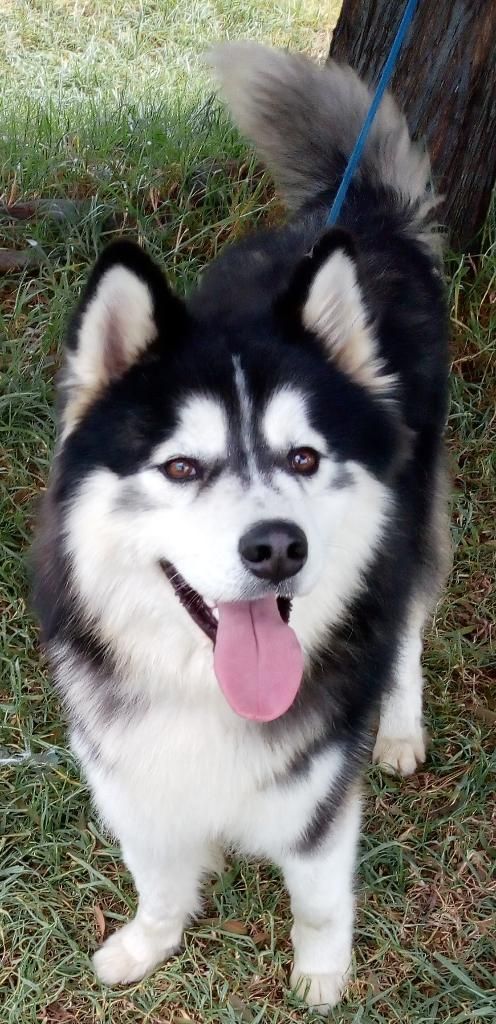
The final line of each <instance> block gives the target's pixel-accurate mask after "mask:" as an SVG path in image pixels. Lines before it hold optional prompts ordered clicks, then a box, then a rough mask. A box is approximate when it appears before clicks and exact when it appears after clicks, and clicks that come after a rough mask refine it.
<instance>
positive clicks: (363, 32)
mask: <svg viewBox="0 0 496 1024" xmlns="http://www.w3.org/2000/svg"><path fill="white" fill-rule="evenodd" d="M403 10H404V0H401V3H398V2H396V0H343V7H342V10H341V14H340V17H339V20H338V23H337V26H336V28H335V30H334V34H333V37H332V42H331V49H330V54H329V55H330V56H331V57H334V58H335V59H336V60H339V61H347V62H348V63H350V64H351V66H352V67H354V68H355V69H356V70H357V71H358V73H359V74H360V75H361V76H362V77H363V78H365V80H367V81H368V82H369V83H371V84H375V83H376V82H377V79H378V77H379V74H380V71H381V69H382V66H383V64H384V61H385V58H386V56H387V53H388V52H389V48H390V46H391V43H392V40H393V37H394V35H395V32H396V29H397V27H398V24H399V20H400V18H401V15H402V12H403ZM391 88H392V90H393V92H394V94H395V95H396V98H397V99H398V101H399V103H400V106H401V107H402V108H403V110H404V112H405V114H406V116H407V120H408V123H409V126H410V131H411V132H412V134H413V136H414V138H424V139H425V140H426V141H427V145H428V148H429V152H430V155H431V161H432V167H433V172H434V181H435V184H436V187H437V189H438V191H439V192H441V193H442V194H443V195H444V197H445V200H444V203H443V207H442V211H443V212H442V218H443V221H444V222H445V223H446V225H447V226H448V230H449V236H450V241H451V244H452V245H453V246H454V247H456V248H459V249H464V248H468V247H470V245H471V243H473V242H474V240H475V238H476V236H477V233H478V231H479V230H480V228H481V227H482V225H483V223H484V221H485V219H486V215H487V212H488V208H489V203H490V199H491V194H492V190H493V188H494V186H495V184H496V0H436V2H435V3H433V2H432V0H420V4H419V6H418V8H417V12H416V15H415V20H414V23H413V25H412V26H411V27H410V30H409V32H408V36H407V39H406V41H405V43H404V45H403V50H402V52H401V56H400V59H399V62H398V65H397V69H396V71H395V74H394V77H393V81H392V86H391Z"/></svg>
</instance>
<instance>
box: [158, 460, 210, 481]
mask: <svg viewBox="0 0 496 1024" xmlns="http://www.w3.org/2000/svg"><path fill="white" fill-rule="evenodd" d="M161 469H162V472H163V473H164V475H165V476H166V477H167V478H168V479H169V480H177V481H178V482H179V483H184V482H189V481H190V480H199V478H200V477H201V475H202V474H201V466H200V463H199V462H197V461H196V459H184V458H182V456H180V457H179V458H177V459H169V461H168V462H166V463H165V464H164V465H163V466H162V467H161Z"/></svg>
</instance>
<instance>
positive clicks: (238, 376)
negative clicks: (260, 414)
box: [232, 356, 257, 476]
mask: <svg viewBox="0 0 496 1024" xmlns="http://www.w3.org/2000/svg"><path fill="white" fill-rule="evenodd" d="M232 361H233V366H234V384H235V387H236V392H237V395H238V403H239V421H240V433H241V444H242V447H243V450H244V452H245V454H246V460H247V464H248V471H249V473H250V475H251V476H254V475H255V474H256V472H257V464H256V459H255V455H254V452H253V430H252V417H253V409H252V403H251V399H250V395H249V392H248V387H247V384H246V377H245V375H244V373H243V369H242V367H241V361H240V358H239V356H233V357H232Z"/></svg>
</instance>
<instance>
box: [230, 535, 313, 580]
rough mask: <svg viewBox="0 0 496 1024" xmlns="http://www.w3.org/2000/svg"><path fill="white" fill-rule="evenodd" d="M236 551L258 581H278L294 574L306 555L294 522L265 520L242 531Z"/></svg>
mask: <svg viewBox="0 0 496 1024" xmlns="http://www.w3.org/2000/svg"><path fill="white" fill-rule="evenodd" d="M239 553H240V555H241V558H242V559H243V562H244V564H245V565H246V568H247V569H249V570H250V572H252V573H253V575H254V576H258V578H259V579H261V580H270V581H271V583H280V582H281V580H287V579H288V578H289V577H290V576H296V573H297V572H299V571H300V569H301V568H302V566H304V564H305V562H306V560H307V556H308V543H307V538H306V537H305V534H304V533H303V530H300V527H299V526H297V525H296V523H289V522H286V520H284V519H266V520H265V522H262V523H256V525H255V526H252V527H251V529H250V530H248V531H247V532H246V533H244V534H243V536H242V538H241V540H240V542H239Z"/></svg>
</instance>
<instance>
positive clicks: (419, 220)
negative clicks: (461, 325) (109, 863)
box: [34, 43, 448, 1011]
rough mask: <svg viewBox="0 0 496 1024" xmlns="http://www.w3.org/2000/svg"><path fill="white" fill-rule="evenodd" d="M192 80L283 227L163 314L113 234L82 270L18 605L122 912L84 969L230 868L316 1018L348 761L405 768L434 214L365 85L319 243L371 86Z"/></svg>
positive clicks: (136, 940)
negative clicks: (279, 911)
mask: <svg viewBox="0 0 496 1024" xmlns="http://www.w3.org/2000/svg"><path fill="white" fill-rule="evenodd" d="M211 61H212V63H213V65H214V67H215V69H216V73H217V76H218V79H219V81H220V87H221V89H222V91H223V94H224V96H225V97H226V99H227V102H228V104H229V105H230V108H231V110H232V112H233V115H234V118H235V120H236V121H237V123H238V125H239V127H240V129H241V131H242V132H243V133H244V134H245V135H246V136H248V137H250V139H252V140H253V141H254V143H255V145H256V146H257V148H258V152H259V153H260V155H261V157H262V158H263V159H264V161H265V162H266V164H267V165H268V167H269V168H271V169H272V171H273V173H274V177H275V179H276V181H277V183H278V185H279V187H280V188H281V190H282V193H283V195H284V196H285V199H286V201H287V204H288V207H289V209H290V211H291V213H290V216H289V218H288V220H287V223H285V224H284V225H283V226H280V227H273V228H270V229H268V230H259V231H257V232H254V233H252V234H250V235H249V236H248V237H245V238H244V239H242V240H241V241H239V242H236V243H235V244H232V245H230V246H228V247H227V248H226V249H225V250H224V251H223V253H222V254H221V255H220V257H219V258H217V259H216V260H215V262H214V263H213V264H212V265H210V266H209V267H208V268H207V270H206V272H205V273H204V275H203V276H202V279H201V280H200V282H199V283H198V285H197V287H196V288H195V290H194V291H193V292H192V294H191V295H190V296H189V298H188V299H187V300H186V301H183V300H182V299H181V298H179V297H178V296H177V295H176V294H174V293H173V291H172V290H171V288H170V287H169V286H168V284H167V282H166V279H165V277H164V276H163V273H162V270H161V269H160V268H159V267H158V266H157V265H156V264H155V263H154V262H153V261H152V260H151V259H150V258H149V257H148V256H147V255H146V254H145V252H144V251H142V249H141V248H139V247H138V246H137V245H135V244H134V243H131V242H129V241H125V240H120V241H116V242H115V243H114V244H112V245H110V247H109V248H107V249H106V250H105V251H104V252H103V254H102V255H101V257H100V259H99V260H98V262H97V264H96V266H95V268H94V269H93V271H92V273H91V275H90V277H89V281H88V284H87V287H86V289H85V291H84V294H83V296H82V298H81V300H80V302H79V305H78V307H77V309H76V312H75V314H74V316H73V318H72V321H71V324H70V327H69V330H68V338H67V349H66V355H65V365H64V369H63V372H62V376H61V380H60V385H59V434H58V440H57V446H56V452H55V457H54V463H53V469H52V474H51V479H50V482H49V486H48V488H47V492H46V496H45V502H44V508H43V512H42V514H41V519H40V523H39V528H38V537H37V540H36V542H35V554H34V573H35V585H34V593H35V603H36V608H37V610H38V615H39V618H40V620H41V626H42V636H43V639H44V643H45V645H46V648H47V651H48V654H49V658H50V661H51V665H52V668H53V675H54V679H55V684H56V687H57V689H58V692H59V693H60V696H61V700H62V703H63V705H64V708H65V711H66V714H67V717H68V722H69V728H70V742H71V747H72V750H73V751H74V753H75V755H76V757H77V758H78V760H79V762H80V764H81V767H82V770H83V772H84V775H85V777H86V779H87V781H88V784H89V787H90V790H91V793H92V796H93V800H94V804H95V807H96V809H97V811H98V813H99V814H100V816H101V818H102V820H103V822H104V823H105V825H106V827H107V828H108V829H109V830H110V832H111V833H112V834H113V835H114V836H115V837H116V838H117V839H118V841H119V843H120V846H121V849H122V856H123V859H124V861H125V863H126V865H127V867H128V868H129V870H130V872H131V874H132V876H133V879H134V882H135V885H136V889H137V892H138V895H139V902H138V909H137V913H136V916H135V917H134V919H133V920H132V921H130V922H129V923H127V924H125V925H124V927H122V928H120V929H119V930H118V931H116V932H115V933H114V934H112V935H111V936H110V937H109V938H107V940H106V941H105V942H104V944H103V946H102V947H101V948H100V949H99V950H98V951H97V952H96V953H95V956H94V967H95V971H96V973H97V975H98V977H99V978H100V979H101V980H102V981H103V982H104V983H106V984H108V985H116V984H126V983H130V982H136V981H137V980H139V979H140V978H142V977H144V976H145V975H147V974H149V973H150V972H151V971H152V970H153V969H154V968H155V967H157V965H158V964H160V963H162V962H163V961H164V960H166V959H167V957H169V956H170V955H171V954H172V953H174V951H175V950H177V948H178V947H179V946H180V944H181V939H182V934H183V929H184V927H185V923H186V922H187V921H188V920H189V919H190V918H191V917H192V916H193V915H195V913H196V912H197V911H198V908H199V905H200V903H199V901H200V885H201V880H202V878H203V877H204V876H205V875H208V874H209V873H211V872H213V871H214V870H215V868H216V866H217V865H218V864H219V863H220V858H221V854H222V851H223V850H225V849H226V848H229V849H232V850H235V851H237V852H239V853H240V854H242V855H248V856H251V857H255V858H267V859H269V860H270V861H272V862H274V863H275V864H277V865H278V866H280V868H281V869H282V871H283V874H284V878H285V882H286V885H287V888H288V890H289V894H290V898H291V908H292V914H293V918H294V923H293V926H292V932H291V937H292V944H293V950H294V965H293V969H292V973H291V986H292V987H293V988H294V989H295V990H296V991H297V992H299V993H300V994H301V995H302V997H303V998H305V999H306V1000H307V1002H308V1003H309V1004H310V1005H311V1006H314V1007H316V1008H318V1009H320V1010H321V1011H327V1009H328V1008H329V1007H332V1006H334V1005H335V1003H336V1002H337V1001H338V1000H339V999H340V997H341V995H342V992H343V990H344V987H345V984H346V980H347V977H348V974H349V969H350V959H351V951H352V932H353V918H354V895H353V886H354V872H355V863H356V853H357V843H358V838H359V829H360V777H361V774H362V773H363V770H364V765H365V764H366V762H367V759H368V758H369V756H370V754H371V753H372V754H373V759H374V761H376V762H382V763H385V765H386V766H387V767H388V768H389V770H390V771H396V772H398V773H400V774H401V775H409V774H410V773H412V772H413V771H414V770H415V768H416V767H417V765H419V764H420V763H421V762H423V761H424V758H425V738H424V732H423V723H422V673H421V664H420V658H421V650H422V631H423V627H424V624H425V622H426V619H427V618H428V616H429V615H430V614H431V611H432V608H433V604H434V602H435V600H436V598H437V595H438V593H439V588H440V586H441V584H442V581H443V576H444V573H445V571H446V557H447V555H446V551H447V542H446V537H447V515H446V487H445V470H444V452H443V429H444V424H445V416H446V408H447V373H448V353H447V323H446V321H447V317H446V303H445V290H444V284H443V277H442V270H441V262H440V254H439V245H438V239H439V236H438V233H437V232H436V229H435V227H433V224H432V220H433V212H432V211H433V209H434V207H435V202H436V200H435V197H434V194H433V191H432V188H431V185H430V170H429V161H428V157H427V156H426V154H425V153H424V152H423V150H422V149H421V148H419V147H418V146H417V145H415V144H414V143H413V142H412V141H411V139H410V137H409V134H408V130H407V126H406V122H405V119H404V117H403V115H402V114H401V113H400V112H399V110H398V108H397V106H396V103H395V101H394V100H393V98H392V97H391V96H389V95H387V96H386V98H385V99H384V101H383V103H382V105H381V107H380V109H379V112H378V114H377V117H376V119H375V122H374V125H373V127H372V130H371V132H370V136H369V138H368V141H367V144H366V146H365V150H364V153H363V157H362V160H361V163H360V166H359V168H358V171H357V173H356V174H355V176H354V179H353V181H352V183H351V186H350V189H349V192H348V195H347V198H346V202H345V204H344V207H343V210H342V214H341V216H340V218H339V223H338V225H337V226H336V227H334V228H330V229H328V228H327V227H326V218H327V215H328V211H329V207H330V204H331V202H332V199H333V196H334V195H335V193H336V190H337V187H338V185H339V183H340V180H341V176H342V173H343V170H344V167H345V164H346V160H347V158H348V157H349V154H350V152H351V149H352V147H353V144H354V141H355V139H356V136H357V134H358V132H359V129H360V127H361V125H362V123H363V120H364V117H365V114H366V111H367V109H368V106H369V103H370V98H371V97H370V94H369V91H368V89H367V87H366V86H365V85H364V84H363V83H362V82H361V81H360V80H359V79H358V78H357V76H356V75H355V73H354V72H353V71H352V70H351V69H350V68H348V67H345V66H339V65H337V64H335V63H332V62H329V63H328V64H327V65H326V66H325V67H318V66H317V65H315V64H314V63H312V62H310V61H308V60H306V59H305V58H303V57H300V56H297V55H291V54H289V53H286V52H282V51H277V50H271V49H268V48H265V47H262V46H258V45H254V44H250V43H245V44H243V43H238V44H232V45H225V46H221V47H219V48H217V49H216V50H214V52H213V55H212V56H211ZM379 719H380V723H379V726H378V732H377V734H376V738H375V746H374V732H373V729H374V721H375V722H376V723H377V721H378V720H379ZM372 748H373V749H372Z"/></svg>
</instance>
